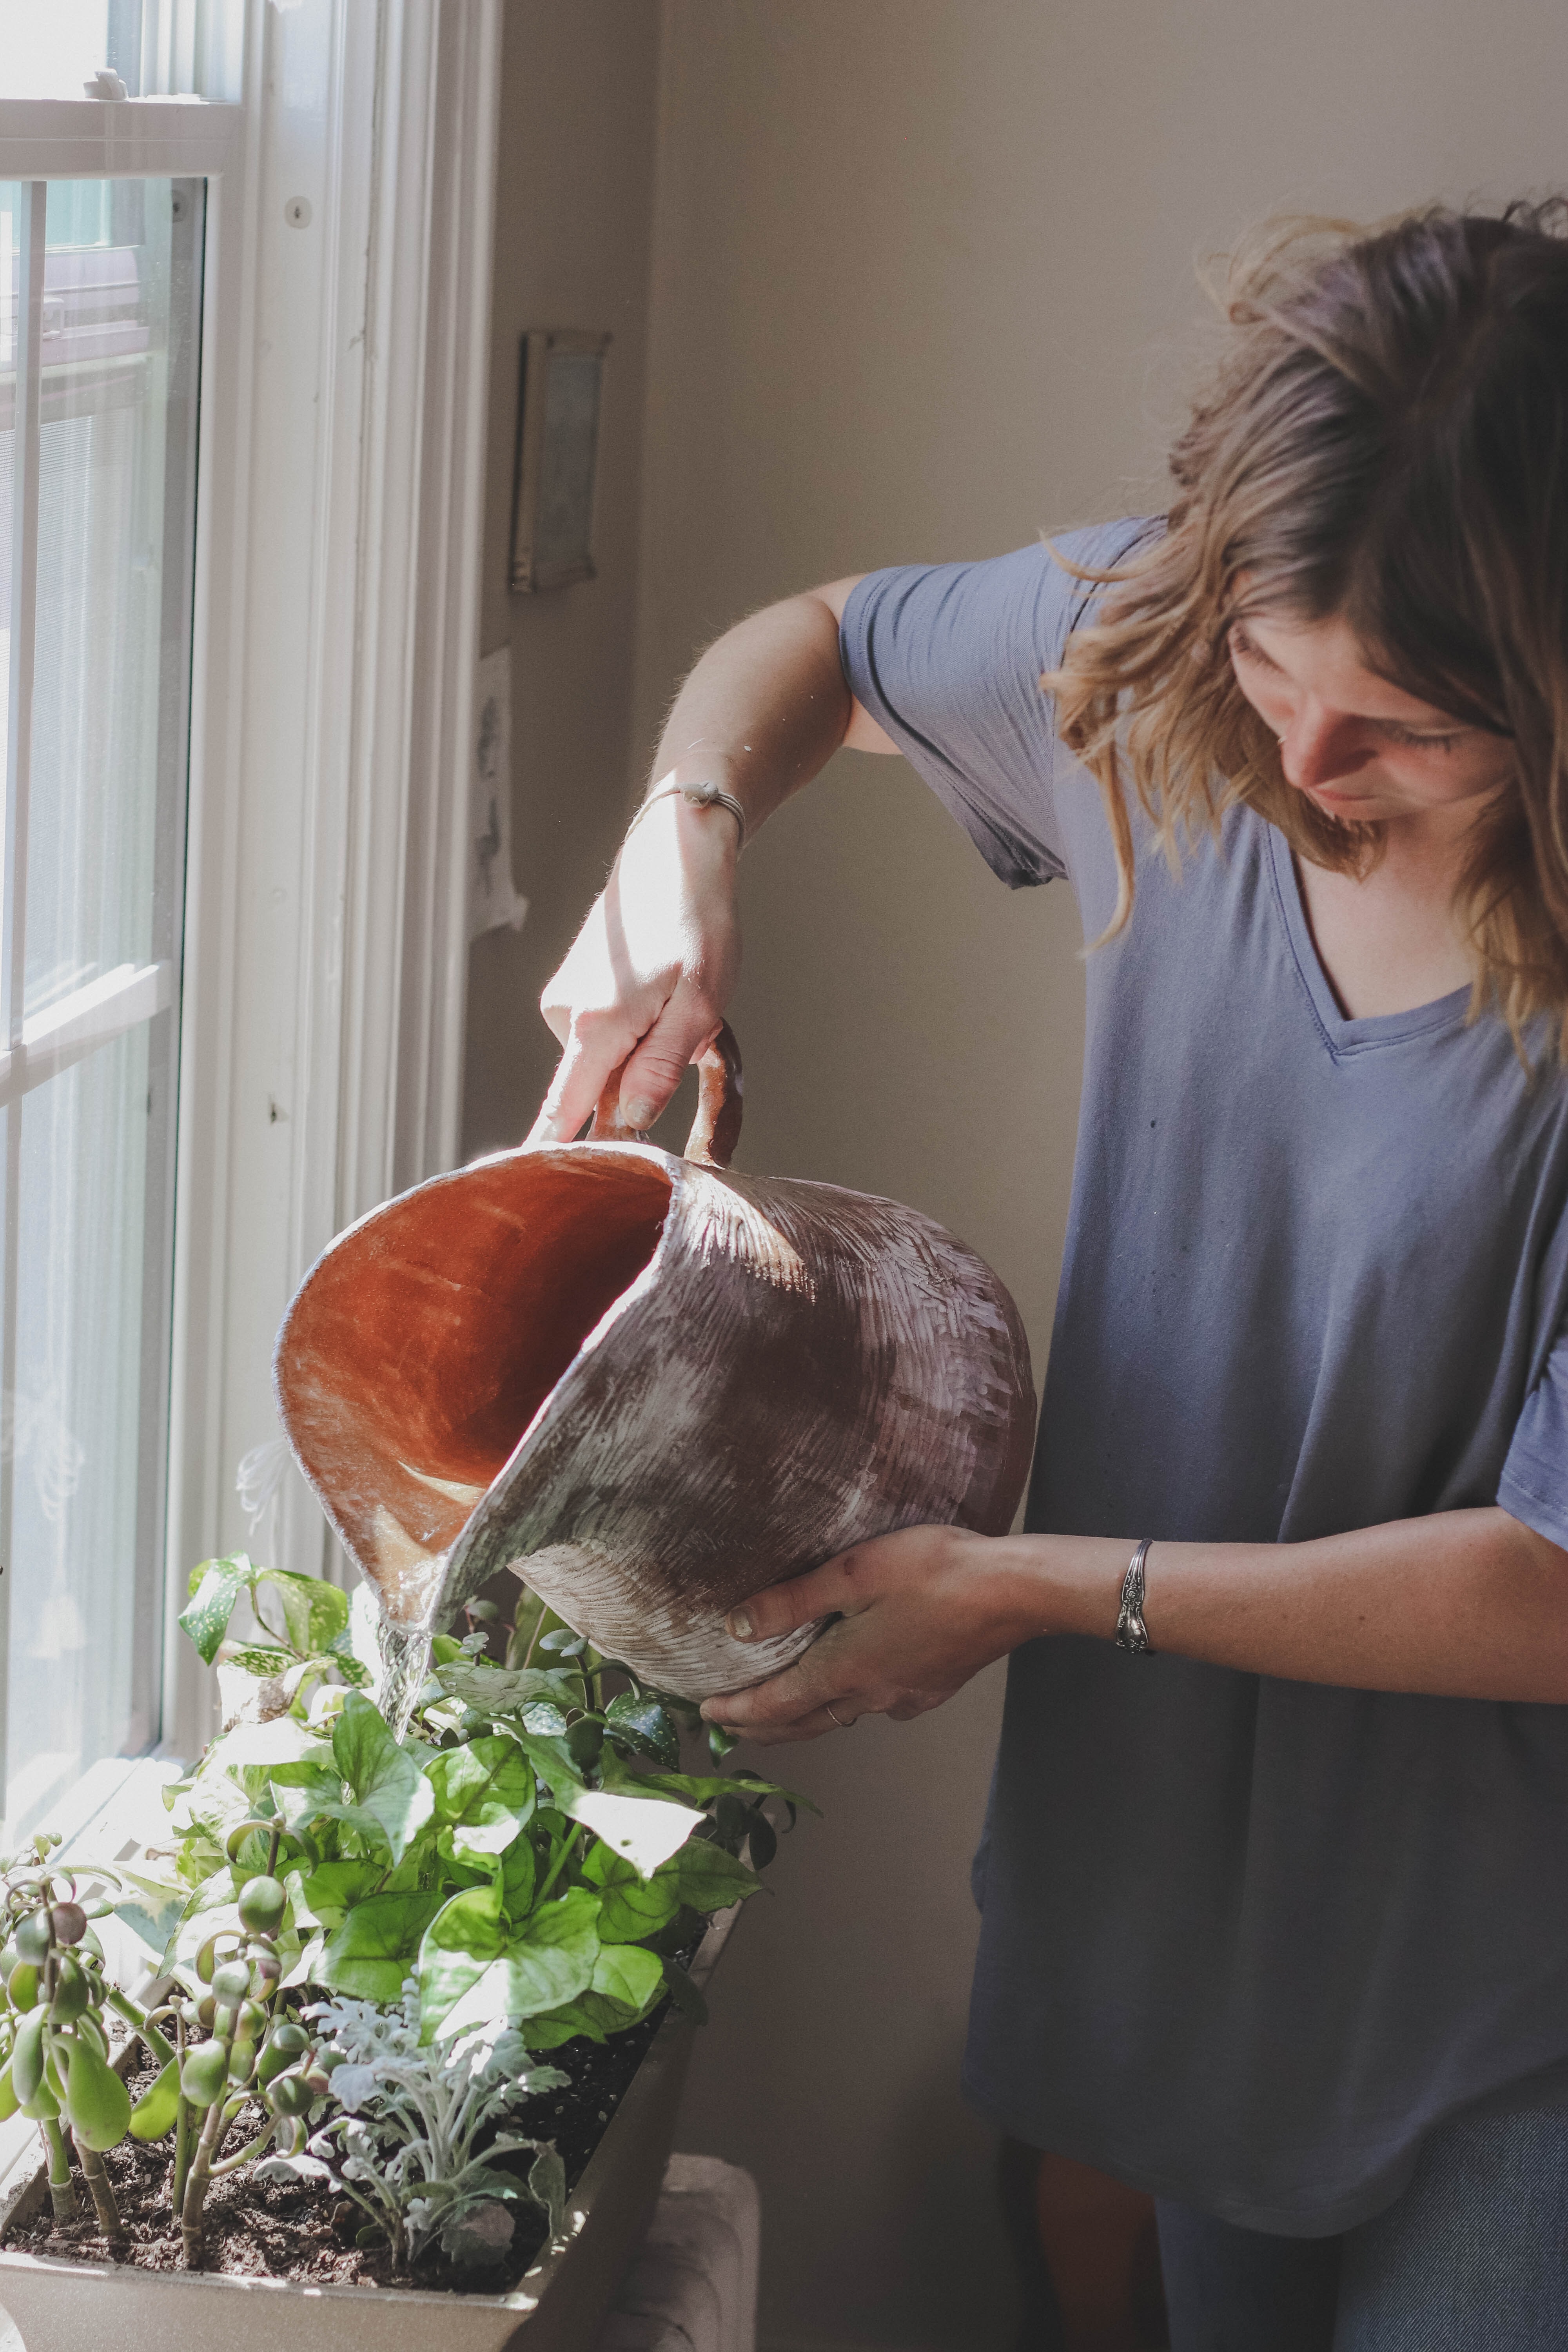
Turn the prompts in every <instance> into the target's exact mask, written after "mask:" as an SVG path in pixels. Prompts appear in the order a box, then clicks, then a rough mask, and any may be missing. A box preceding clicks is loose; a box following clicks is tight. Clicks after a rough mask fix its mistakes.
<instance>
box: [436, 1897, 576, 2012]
mask: <svg viewBox="0 0 1568 2352" xmlns="http://www.w3.org/2000/svg"><path fill="white" fill-rule="evenodd" d="M598 1957H599V1898H598V1896H597V1895H595V1894H593V1893H591V1892H590V1891H589V1889H588V1888H587V1887H585V1886H574V1887H572V1888H571V1889H570V1890H569V1892H568V1893H566V1894H565V1895H562V1896H561V1897H560V1898H559V1899H558V1900H557V1901H555V1902H552V1903H546V1904H545V1905H544V1906H543V1907H542V1909H541V1910H538V1911H535V1912H533V1913H532V1914H531V1916H530V1917H529V1918H528V1919H527V1920H526V1921H525V1923H524V1925H523V1927H521V1930H519V1931H518V1932H517V1933H516V1934H514V1935H513V1936H511V1937H509V1938H508V1941H507V1944H506V1947H505V1949H504V1950H503V1951H502V1953H501V1955H500V1958H499V1959H496V1960H493V1961H492V1962H491V1963H490V1965H489V1968H488V1969H486V1970H485V1972H484V1974H483V1976H482V1977H480V1978H479V1979H478V1980H477V1982H476V1983H475V1984H473V1985H472V1986H470V1988H469V1990H468V1992H467V1993H465V1994H464V1996H463V1998H462V2000H460V2001H458V2004H457V2006H456V2008H454V2009H452V2010H450V2011H448V2012H447V2016H446V2017H445V2019H444V2020H443V2021H442V2023H441V2025H440V2027H439V2029H438V2032H439V2035H440V2038H441V2039H442V2040H443V2041H444V2040H446V2039H447V2036H448V2035H450V2034H453V2033H457V2032H459V2031H463V2030H466V2029H467V2028H468V2027H469V2026H472V2025H482V2024H486V2023H488V2022H489V2021H491V2020H493V2019H495V2018H499V2017H506V2018H511V2019H514V2020H515V2019H517V2018H522V2017H536V2016H539V2015H541V2014H542V2012H543V2011H545V2010H547V2009H559V2008H560V2007H561V2004H562V2003H563V2001H567V2000H576V1998H577V1996H578V1994H579V1993H584V1992H586V1991H587V1990H588V1989H589V1987H590V1986H591V1984H592V1983H593V1981H594V1963H595V1960H596V1959H597V1958H598Z"/></svg>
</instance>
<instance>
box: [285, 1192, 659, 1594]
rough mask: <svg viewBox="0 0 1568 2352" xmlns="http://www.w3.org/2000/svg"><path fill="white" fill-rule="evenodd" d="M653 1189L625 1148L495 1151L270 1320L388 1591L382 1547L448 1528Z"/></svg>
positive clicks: (341, 1498) (655, 1208)
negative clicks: (278, 1324) (289, 1312)
mask: <svg viewBox="0 0 1568 2352" xmlns="http://www.w3.org/2000/svg"><path fill="white" fill-rule="evenodd" d="M669 1199H670V1181H669V1178H668V1175H667V1174H666V1172H665V1171H664V1170H663V1169H662V1168H661V1167H660V1166H659V1165H658V1163H657V1161H653V1160H643V1159H640V1158H635V1159H634V1158H633V1157H632V1155H631V1154H629V1153H628V1154H626V1155H624V1156H623V1155H622V1154H621V1153H619V1152H608V1151H605V1152H599V1151H595V1152H592V1153H589V1152H583V1151H570V1150H568V1151H565V1152H562V1153H560V1154H556V1153H553V1152H547V1151H546V1152H537V1151H533V1152H521V1153H516V1154H508V1155H507V1156H506V1157H505V1158H504V1159H500V1160H495V1161H493V1162H490V1163H489V1164H488V1165H487V1164H483V1163H481V1164H480V1165H479V1167H476V1168H470V1169H468V1170H466V1171H464V1172H463V1175H462V1178H461V1180H460V1183H458V1182H455V1183H453V1184H452V1185H450V1186H449V1187H448V1186H443V1185H434V1186H427V1187H424V1188H422V1189H421V1190H420V1191H419V1192H416V1193H414V1194H412V1195H410V1196H409V1197H408V1200H407V1201H406V1202H405V1204H403V1207H404V1213H403V1214H401V1215H399V1214H398V1213H396V1212H395V1211H394V1212H393V1213H391V1214H388V1213H386V1212H383V1213H381V1216H380V1219H379V1222H378V1228H377V1231H376V1234H375V1236H374V1246H373V1247H371V1248H370V1249H368V1250H366V1249H363V1248H361V1249H351V1250H345V1251H341V1252H339V1253H336V1254H329V1255H328V1256H327V1258H326V1259H325V1260H323V1262H322V1264H321V1265H320V1266H319V1267H318V1269H317V1271H316V1274H315V1276H314V1277H313V1279H312V1281H311V1282H310V1285H309V1286H308V1287H307V1289H306V1290H305V1291H303V1292H302V1293H301V1295H300V1299H299V1301H298V1303H297V1306H296V1309H295V1313H294V1315H293V1317H292V1318H291V1320H290V1324H289V1330H288V1335H287V1364H288V1370H287V1376H286V1377H287V1388H288V1392H289V1393H288V1399H287V1403H288V1418H289V1429H290V1433H291V1434H292V1436H293V1438H294V1442H295V1444H296V1445H297V1446H298V1448H299V1450H300V1454H302V1456H303V1457H304V1459H305V1462H306V1465H307V1466H308V1468H309V1469H310V1474H311V1475H312V1477H313V1478H314V1479H315V1480H316V1481H317V1483H318V1485H319V1486H320V1487H321V1490H322V1491H323V1492H325V1493H326V1494H328V1495H330V1496H331V1498H332V1503H333V1506H334V1511H335V1515H336V1517H338V1520H339V1523H340V1526H341V1528H342V1532H343V1534H344V1537H345V1539H346V1540H347V1541H348V1543H349V1545H350V1548H351V1549H353V1551H354V1553H355V1555H356V1556H357V1558H358V1559H360V1561H361V1564H362V1565H363V1566H365V1567H367V1568H368V1569H369V1570H370V1571H371V1573H372V1574H373V1575H374V1579H375V1581H376V1582H377V1583H378V1584H380V1585H381V1586H382V1588H383V1591H384V1592H386V1595H387V1598H388V1601H393V1600H394V1593H393V1592H392V1591H390V1590H388V1587H389V1583H390V1584H395V1582H396V1571H397V1569H398V1567H399V1565H400V1564H401V1563H400V1560H399V1554H400V1553H404V1554H405V1556H406V1550H405V1548H406V1546H407V1545H408V1544H410V1543H411V1544H412V1545H413V1546H414V1547H416V1548H417V1549H418V1550H419V1551H421V1552H424V1553H432V1552H438V1551H442V1550H445V1549H446V1548H447V1546H448V1545H449V1544H450V1543H451V1542H452V1541H453V1539H454V1538H455V1537H456V1536H457V1535H458V1531H459V1529H460V1528H462V1526H463V1524H464V1522H465V1520H466V1519H467V1518H468V1515H469V1513H470V1511H471V1510H472V1509H473V1507H474V1505H475V1503H477V1502H478V1500H479V1496H481V1495H482V1494H483V1493H484V1491H485V1489H486V1488H487V1487H488V1486H489V1485H490V1484H491V1482H492V1480H493V1479H494V1478H495V1477H496V1476H497V1475H499V1473H500V1470H501V1469H502V1468H503V1466H504V1465H505V1464H506V1461H507V1459H508V1457H509V1456H510V1454H511V1452H512V1450H513V1448H514V1447H515V1445H516V1444H517V1442H518V1439H519V1438H520V1437H521V1435H522V1433H523V1432H524V1430H525V1429H526V1428H527V1427H528V1425H529V1423H531V1421H532V1419H533V1417H534V1414H535V1413H536V1412H538V1410H539V1408H540V1406H541V1405H542V1403H543V1402H544V1400H545V1398H546V1397H547V1396H548V1395H549V1393H550V1391H551V1390H552V1388H553V1387H554V1386H555V1383H556V1382H557V1381H559V1380H560V1378H561V1376H562V1374H563V1372H564V1371H565V1370H566V1369H567V1366H568V1365H569V1364H570V1363H571V1362H572V1360H573V1358H574V1356H575V1355H576V1354H577V1352H578V1350H579V1349H580V1348H581V1347H582V1345H583V1342H584V1339H586V1338H587V1337H588V1335H589V1333H590V1332H591V1331H592V1330H593V1329H594V1328H595V1325H596V1324H597V1323H598V1322H599V1320H600V1319H601V1318H602V1317H603V1316H604V1314H605V1311H606V1309H607V1308H609V1307H612V1306H613V1305H614V1303H615V1301H616V1299H617V1298H618V1297H621V1295H622V1293H623V1292H624V1291H625V1290H626V1289H627V1288H628V1287H629V1286H630V1285H631V1284H632V1283H633V1282H635V1281H636V1279H637V1276H638V1275H639V1274H640V1273H641V1272H642V1270H643V1268H644V1267H645V1266H646V1265H647V1264H648V1262H649V1260H650V1258H651V1257H652V1255H653V1253H654V1250H655V1248H656V1247H657V1245H658V1237H659V1234H660V1231H661V1230H662V1227H663V1224H664V1220H665V1217H666V1215H667V1213H668V1207H669ZM334 1255H335V1257H336V1259H337V1261H338V1262H337V1263H334ZM280 1377H281V1373H280ZM399 1536H401V1538H403V1541H402V1542H401V1543H400V1542H399V1540H398V1538H399ZM396 1613H401V1612H396Z"/></svg>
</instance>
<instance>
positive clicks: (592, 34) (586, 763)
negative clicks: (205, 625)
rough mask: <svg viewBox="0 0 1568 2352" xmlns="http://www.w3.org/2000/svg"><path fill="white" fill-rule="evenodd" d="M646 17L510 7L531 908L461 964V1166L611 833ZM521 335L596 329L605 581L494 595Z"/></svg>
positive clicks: (499, 496)
mask: <svg viewBox="0 0 1568 2352" xmlns="http://www.w3.org/2000/svg"><path fill="white" fill-rule="evenodd" d="M501 70H502V89H501V103H500V171H499V173H498V186H497V215H496V260H495V279H494V323H493V329H492V341H491V365H490V401H489V465H488V499H489V512H488V516H487V522H486V531H485V578H484V605H483V614H482V618H481V623H480V632H481V635H480V649H481V651H482V652H484V653H487V654H488V653H493V652H494V651H495V650H496V648H497V647H498V646H503V645H510V647H511V688H512V709H513V713H514V720H513V740H512V806H513V816H512V865H513V868H514V871H515V876H516V880H517V886H518V888H519V889H520V890H521V891H522V893H523V895H524V896H525V897H526V898H528V900H529V902H530V908H529V915H528V919H527V922H526V924H525V925H524V927H523V929H522V930H521V932H512V931H492V932H490V933H489V934H488V935H487V936H486V937H484V938H483V939H480V940H478V941H477V942H476V943H475V946H474V949H473V951H472V953H471V955H470V957H469V961H468V1060H467V1066H466V1071H465V1085H464V1106H463V1148H464V1155H465V1157H469V1156H471V1155H472V1154H473V1153H474V1152H476V1151H479V1150H486V1149H488V1148H489V1147H491V1146H493V1145H496V1144H502V1143H513V1142H516V1141H518V1140H519V1139H520V1138H521V1135H522V1134H523V1133H524V1131H525V1130H526V1129H527V1127H528V1125H529V1123H530V1121H531V1118H532V1117H533V1113H534V1111H535V1110H536V1109H537V1108H538V1105H539V1097H540V1096H541V1095H542V1093H543V1091H544V1087H545V1085H546V1083H547V1081H548V1079H549V1075H550V1070H551V1066H552V1060H553V1049H552V1039H551V1037H550V1034H549V1033H548V1031H547V1030H546V1029H545V1028H544V1025H543V1024H542V1022H541V1020H540V1018H539V1013H538V1010H537V1006H538V999H539V992H540V990H541V988H542V985H543V983H544V982H545V981H546V979H547V978H548V977H549V975H550V973H551V972H552V971H553V969H554V967H555V965H556V963H557V962H558V961H559V960H560V957H561V953H562V950H563V948H564V947H565V945H566V943H567V941H568V940H570V938H571V936H572V933H573V931H574V929H575V928H576V923H577V920H578V917H579V914H580V912H581V909H582V908H583V907H584V906H585V905H586V903H587V901H588V900H589V898H592V896H593V894H594V892H595V890H596V889H597V888H598V887H599V884H600V883H601V882H602V881H603V879H604V877H605V870H606V868H607V867H608V866H609V863H610V860H611V858H612V857H613V856H614V855H615V846H616V839H617V837H618V835H619V832H620V828H621V824H622V822H623V819H624V813H625V803H626V776H627V760H628V741H627V727H628V723H629V719H630V709H631V662H630V655H629V649H630V646H631V641H632V633H633V625H634V615H635V603H636V594H637V523H638V497H639V468H640V464H641V448H642V425H643V400H644V366H645V359H646V352H647V283H648V257H649V223H650V217H651V209H652V197H653V163H654V125H655V109H656V93H657V77H658V8H657V6H656V5H654V0H571V5H570V6H566V7H563V6H562V5H559V0H507V5H506V23H505V39H504V49H503V58H502V68H501ZM530 327H589V328H608V329H609V331H610V332H611V333H612V334H613V336H614V338H615V341H614V342H613V343H612V344H611V347H610V354H609V360H608V362H607V366H606V373H605V399H604V413H603V416H602V419H601V426H600V446H599V481H598V491H599V495H598V503H597V509H596V513H595V556H596V560H597V563H598V577H597V579H595V580H591V581H584V582H583V583H581V584H579V585H578V586H576V587H574V588H570V589H557V590H556V591H555V592H554V593H552V594H545V595H535V596H513V595H511V594H510V593H509V592H508V589H507V576H508V565H509V557H510V535H511V491H512V465H513V453H514V449H515V446H516V435H517V390H518V348H519V343H520V341H521V336H522V334H523V332H524V331H525V330H526V329H528V328H530Z"/></svg>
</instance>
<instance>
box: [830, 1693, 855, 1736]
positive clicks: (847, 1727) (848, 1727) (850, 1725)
mask: <svg viewBox="0 0 1568 2352" xmlns="http://www.w3.org/2000/svg"><path fill="white" fill-rule="evenodd" d="M822 1704H823V1710H824V1712H825V1713H826V1714H827V1715H832V1716H833V1720H834V1722H835V1723H836V1724H837V1726H838V1728H839V1730H840V1731H853V1730H854V1728H855V1726H856V1725H857V1724H858V1722H859V1720H860V1718H859V1717H858V1715H852V1716H851V1717H850V1718H849V1720H848V1722H847V1723H846V1722H845V1720H844V1717H842V1716H841V1715H834V1714H833V1703H832V1701H831V1700H830V1699H824V1701H823V1703H822Z"/></svg>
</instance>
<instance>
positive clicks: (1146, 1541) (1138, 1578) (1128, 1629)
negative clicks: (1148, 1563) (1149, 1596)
mask: <svg viewBox="0 0 1568 2352" xmlns="http://www.w3.org/2000/svg"><path fill="white" fill-rule="evenodd" d="M1153 1540H1154V1538H1152V1536H1145V1537H1144V1538H1143V1540H1142V1543H1141V1544H1140V1545H1139V1547H1138V1549H1137V1550H1136V1551H1135V1552H1134V1553H1133V1555H1132V1557H1131V1559H1130V1560H1129V1561H1128V1563H1127V1573H1126V1575H1125V1576H1124V1577H1123V1578H1122V1580H1121V1615H1120V1616H1119V1617H1118V1619H1117V1621H1116V1646H1117V1648H1118V1649H1119V1650H1131V1652H1132V1653H1133V1654H1134V1655H1135V1656H1144V1655H1151V1656H1152V1649H1151V1646H1150V1642H1149V1632H1148V1628H1147V1626H1146V1625H1145V1624H1144V1622H1143V1562H1144V1561H1145V1560H1146V1559H1148V1557H1149V1546H1150V1545H1151V1544H1152V1541H1153Z"/></svg>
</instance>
